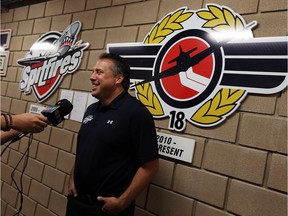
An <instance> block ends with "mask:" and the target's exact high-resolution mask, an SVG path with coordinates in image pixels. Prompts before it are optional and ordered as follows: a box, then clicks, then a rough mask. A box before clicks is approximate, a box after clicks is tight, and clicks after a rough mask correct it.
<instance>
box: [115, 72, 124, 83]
mask: <svg viewBox="0 0 288 216" xmlns="http://www.w3.org/2000/svg"><path fill="white" fill-rule="evenodd" d="M123 80H124V76H123V75H122V74H118V75H117V77H116V83H119V84H120V83H122V82H123Z"/></svg>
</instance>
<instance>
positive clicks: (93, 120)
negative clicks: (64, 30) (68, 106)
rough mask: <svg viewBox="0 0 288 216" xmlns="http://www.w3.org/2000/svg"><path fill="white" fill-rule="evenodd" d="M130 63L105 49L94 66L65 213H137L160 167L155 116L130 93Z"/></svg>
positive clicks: (73, 215)
mask: <svg viewBox="0 0 288 216" xmlns="http://www.w3.org/2000/svg"><path fill="white" fill-rule="evenodd" d="M129 77H130V68H129V66H128V65H127V63H126V61H124V59H122V58H121V57H119V56H117V55H114V54H108V53H104V54H102V55H101V56H100V58H99V60H98V61H97V62H96V65H95V67H94V68H93V72H92V75H91V77H90V80H91V82H92V92H91V94H92V96H94V97H96V98H97V99H99V102H97V103H94V104H92V105H90V106H89V107H88V108H87V110H86V112H85V114H84V118H83V121H82V125H81V128H80V131H79V134H78V140H77V151H76V159H75V166H74V168H73V169H72V171H71V176H70V180H69V189H68V191H69V195H68V203H67V211H66V216H88V215H89V216H92V215H97V216H98V215H99V216H100V215H101V216H102V215H103V216H105V215H119V216H120V215H121V216H133V214H134V206H135V199H136V197H137V196H138V195H139V194H140V193H141V192H142V191H143V189H144V188H145V187H146V186H147V185H148V184H149V183H150V181H151V180H152V178H153V177H154V176H155V174H156V172H157V171H158V166H159V164H158V149H157V140H156V131H155V125H154V121H153V118H152V116H151V114H150V113H149V111H148V110H147V108H146V107H145V106H144V105H143V104H142V103H141V102H140V101H138V100H137V99H135V98H134V97H132V96H130V95H129V94H128V88H129V84H130V80H129Z"/></svg>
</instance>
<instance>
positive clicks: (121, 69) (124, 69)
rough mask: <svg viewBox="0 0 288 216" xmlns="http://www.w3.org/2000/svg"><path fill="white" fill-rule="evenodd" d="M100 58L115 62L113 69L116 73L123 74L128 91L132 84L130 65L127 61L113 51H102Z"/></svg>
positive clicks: (125, 87) (124, 85)
mask: <svg viewBox="0 0 288 216" xmlns="http://www.w3.org/2000/svg"><path fill="white" fill-rule="evenodd" d="M99 59H110V60H111V61H112V62H113V66H112V68H111V70H112V71H113V73H114V75H117V74H122V75H123V77H124V79H123V81H122V86H123V87H124V89H125V90H126V91H128V89H129V86H130V66H129V65H128V63H127V61H126V60H125V59H124V58H122V57H121V56H119V55H116V54H113V53H102V54H101V55H100V56H99Z"/></svg>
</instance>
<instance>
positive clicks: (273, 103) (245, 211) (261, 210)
mask: <svg viewBox="0 0 288 216" xmlns="http://www.w3.org/2000/svg"><path fill="white" fill-rule="evenodd" d="M206 3H217V4H219V5H226V6H228V7H230V8H231V9H233V10H234V11H235V12H237V13H239V14H241V15H242V16H243V17H244V18H245V20H246V22H247V23H249V22H251V21H253V20H256V21H258V23H259V25H258V27H257V28H256V29H255V30H254V31H253V32H254V36H255V37H269V36H285V35H287V1H286V0H274V1H271V0H247V1H235V0H214V1H205V0H193V1H192V0H181V1H178V0H81V1H79V0H52V1H48V2H44V3H39V4H34V5H30V6H23V7H19V8H16V9H11V10H9V11H8V12H5V13H2V15H1V23H2V26H1V28H2V29H10V28H11V29H12V30H13V32H12V38H11V44H10V49H9V51H10V60H9V67H8V72H7V76H5V77H2V78H1V111H3V112H11V113H13V114H18V113H22V112H27V111H28V108H29V106H30V104H31V103H33V104H35V103H36V99H35V97H34V95H33V94H31V95H24V94H23V93H21V92H20V91H19V89H18V83H19V80H20V78H21V71H22V68H21V67H19V66H18V65H17V63H16V62H17V60H18V59H20V58H23V57H24V55H25V53H26V52H27V51H28V50H29V48H30V47H31V45H32V44H33V43H34V42H35V41H36V40H37V38H38V37H39V36H40V35H42V34H44V33H46V32H48V31H60V32H62V31H63V30H64V29H65V28H66V27H67V26H68V25H69V24H70V23H72V22H73V21H76V20H80V21H81V22H82V25H83V26H82V30H81V33H80V34H79V38H78V39H82V40H83V41H84V42H89V43H90V44H91V45H90V47H89V49H88V50H87V51H85V52H84V53H85V54H84V59H83V61H82V64H81V66H80V68H79V71H78V72H76V73H75V74H73V76H66V77H65V79H64V81H63V82H62V84H61V86H60V88H59V90H58V91H56V92H55V94H53V96H52V97H50V98H49V99H48V100H47V101H45V102H44V104H46V105H51V104H55V102H56V101H57V100H58V99H59V93H60V89H70V90H77V91H84V92H89V91H90V81H89V76H90V73H91V68H92V67H93V66H94V63H95V61H96V59H97V57H98V55H99V54H100V53H101V52H103V51H104V50H105V46H106V44H107V43H115V42H137V41H143V39H144V37H145V36H146V34H148V32H149V30H150V29H151V28H152V26H153V25H154V24H155V22H157V21H158V20H160V19H161V18H162V17H163V16H164V15H166V14H168V13H169V12H171V11H174V10H176V9H177V8H179V7H182V6H188V8H189V9H192V10H196V9H200V8H204V7H205V4H206ZM156 125H157V129H158V130H159V131H164V132H168V133H169V131H167V130H165V128H166V126H167V125H168V122H167V120H157V121H156ZM79 127H80V123H79V122H75V121H71V120H67V121H65V122H64V123H61V124H60V125H59V126H58V127H50V126H49V127H48V128H47V129H45V131H44V132H43V133H40V134H35V135H34V140H33V143H32V145H31V149H30V157H29V160H28V166H27V169H26V171H25V173H24V175H23V195H24V201H23V210H22V214H23V215H25V216H33V215H37V216H56V215H60V216H63V215H65V206H66V197H65V196H66V194H67V181H68V176H69V172H70V169H71V167H72V165H73V162H74V157H75V149H76V138H77V132H78V130H79ZM177 135H181V133H178V134H177ZM183 136H185V137H189V138H191V139H195V140H196V149H195V153H194V158H193V162H192V163H191V164H187V163H181V162H178V161H173V160H168V159H166V158H161V160H160V171H159V173H158V175H157V176H156V178H155V180H154V181H153V184H151V185H150V186H149V187H148V188H147V189H146V190H145V192H144V193H142V194H141V196H140V197H139V198H138V199H137V209H136V213H135V215H136V216H155V215H160V216H191V215H193V216H224V215H249V216H257V215H258V216H272V215H273V216H285V215H287V90H284V91H283V92H281V93H278V94H274V95H253V94H250V95H249V96H248V97H246V99H245V101H244V102H242V104H241V107H240V108H239V109H238V110H237V111H236V112H235V113H234V114H233V115H232V116H230V117H229V119H228V120H227V121H225V123H223V124H221V125H219V126H217V127H214V128H206V129H205V128H204V129H201V128H198V127H195V126H193V125H191V124H188V125H187V128H186V130H185V131H184V133H183ZM27 143H28V138H26V137H25V138H23V139H21V140H20V141H18V143H14V144H13V145H12V146H11V148H9V150H7V151H6V152H5V154H4V155H3V156H2V158H1V161H2V163H1V215H2V216H4V215H5V216H10V215H13V214H14V213H15V212H16V209H18V208H19V199H18V197H19V195H18V194H17V190H16V187H15V184H14V183H13V182H12V180H11V177H10V175H11V172H12V170H13V168H14V167H15V166H16V164H17V162H18V161H19V159H20V157H21V156H22V153H24V151H25V150H26V147H27ZM2 149H3V148H2ZM15 177H16V180H17V181H18V182H19V179H20V172H19V169H18V170H17V171H16V173H15Z"/></svg>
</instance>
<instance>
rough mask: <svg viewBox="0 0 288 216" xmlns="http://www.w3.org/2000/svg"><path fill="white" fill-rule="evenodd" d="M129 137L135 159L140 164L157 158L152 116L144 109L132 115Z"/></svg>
mask: <svg viewBox="0 0 288 216" xmlns="http://www.w3.org/2000/svg"><path fill="white" fill-rule="evenodd" d="M131 126H132V127H131V137H132V142H133V146H134V148H135V151H136V152H135V153H136V154H137V159H138V161H139V163H140V164H145V163H147V162H149V161H152V160H155V159H157V158H158V145H157V137H156V128H155V124H154V120H153V118H152V115H151V114H150V113H149V111H148V109H147V108H146V107H141V108H140V109H137V111H136V112H135V113H134V114H133V117H132V124H131Z"/></svg>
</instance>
